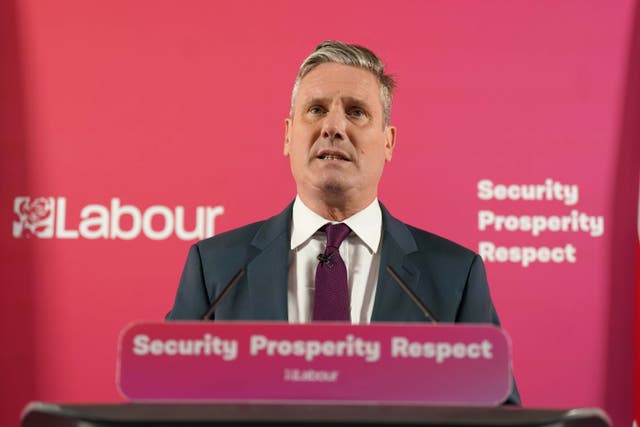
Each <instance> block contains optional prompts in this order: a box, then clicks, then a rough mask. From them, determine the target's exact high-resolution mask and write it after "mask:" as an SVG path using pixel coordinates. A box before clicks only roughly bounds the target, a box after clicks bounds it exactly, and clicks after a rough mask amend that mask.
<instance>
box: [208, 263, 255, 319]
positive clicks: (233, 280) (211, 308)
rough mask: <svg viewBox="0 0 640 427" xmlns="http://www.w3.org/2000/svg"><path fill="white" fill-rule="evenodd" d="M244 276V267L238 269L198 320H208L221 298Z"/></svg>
mask: <svg viewBox="0 0 640 427" xmlns="http://www.w3.org/2000/svg"><path fill="white" fill-rule="evenodd" d="M242 276H244V268H241V269H240V270H238V272H237V273H236V274H235V275H234V276H233V277H232V278H231V280H230V281H229V283H227V284H226V285H225V287H224V288H222V292H220V294H219V295H218V296H217V297H216V299H214V300H213V302H212V303H211V305H210V306H209V308H208V309H207V311H206V312H205V313H204V314H203V315H202V316H201V317H200V320H210V319H211V315H212V314H213V313H214V312H215V311H216V308H218V306H219V305H220V303H221V302H222V300H223V299H224V298H225V297H226V296H227V295H228V294H229V292H230V291H231V289H233V287H234V286H236V285H237V284H238V282H239V281H240V279H241V278H242Z"/></svg>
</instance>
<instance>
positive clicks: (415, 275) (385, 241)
mask: <svg viewBox="0 0 640 427" xmlns="http://www.w3.org/2000/svg"><path fill="white" fill-rule="evenodd" d="M381 209H382V224H383V238H382V253H381V256H380V271H379V273H378V287H377V289H376V297H375V301H374V306H373V313H372V316H371V320H372V321H373V322H422V321H425V318H424V315H423V314H422V313H421V312H420V310H419V309H418V308H417V307H416V305H415V304H414V303H413V301H412V300H411V299H410V298H409V296H408V295H407V294H406V293H405V292H404V291H403V290H402V288H401V287H400V286H399V285H398V284H397V283H396V281H395V279H394V278H393V277H392V276H391V275H390V274H389V273H388V272H387V266H390V267H391V268H393V269H394V270H395V272H396V273H397V274H398V275H399V276H400V277H401V278H402V280H404V282H405V283H406V284H407V285H408V286H409V287H410V288H411V289H412V290H413V291H414V292H415V293H416V294H418V296H419V297H420V299H422V300H423V301H427V299H426V298H427V297H428V285H427V284H426V281H427V280H426V279H427V278H425V277H422V276H423V274H422V273H421V270H420V269H419V268H418V266H417V265H416V264H414V263H413V262H412V254H417V251H418V247H417V245H416V242H415V239H414V238H413V235H412V234H411V232H410V231H409V229H408V228H407V226H406V225H405V224H403V223H402V222H400V221H398V220H396V219H395V218H393V217H392V216H391V215H390V214H389V212H388V211H387V210H386V209H385V208H384V206H382V205H381Z"/></svg>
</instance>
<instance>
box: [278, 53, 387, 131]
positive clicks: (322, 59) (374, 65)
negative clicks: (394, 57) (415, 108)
mask: <svg viewBox="0 0 640 427" xmlns="http://www.w3.org/2000/svg"><path fill="white" fill-rule="evenodd" d="M325 63H337V64H344V65H349V66H352V67H357V68H362V69H364V70H367V71H369V72H371V73H372V74H373V75H374V76H375V77H376V79H377V80H378V83H379V85H380V102H381V103H382V114H383V125H384V126H387V125H388V124H389V121H390V120H391V101H392V99H393V88H394V87H395V85H396V84H395V81H394V79H393V77H391V76H390V75H388V74H385V73H384V64H383V63H382V61H381V60H380V58H378V56H376V54H375V53H373V52H372V51H370V50H369V49H367V48H366V47H362V46H358V45H355V44H347V43H343V42H340V41H334V40H327V41H324V42H322V43H320V44H319V45H318V46H316V48H315V49H314V50H313V52H312V53H311V55H309V56H308V57H307V59H305V60H304V62H303V63H302V65H301V66H300V69H299V70H298V75H297V76H296V80H295V82H294V84H293V91H292V93H291V110H290V113H289V114H290V116H291V117H293V108H294V103H295V100H296V95H297V93H298V88H299V87H300V82H301V81H302V79H303V78H304V76H306V75H307V74H309V72H310V71H311V70H313V69H314V68H316V67H317V66H318V65H320V64H325Z"/></svg>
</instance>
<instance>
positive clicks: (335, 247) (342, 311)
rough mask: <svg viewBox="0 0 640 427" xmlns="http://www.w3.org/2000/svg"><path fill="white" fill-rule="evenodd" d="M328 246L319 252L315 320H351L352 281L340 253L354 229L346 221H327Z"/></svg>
mask: <svg viewBox="0 0 640 427" xmlns="http://www.w3.org/2000/svg"><path fill="white" fill-rule="evenodd" d="M321 230H324V231H325V233H327V248H326V249H325V251H324V253H323V254H320V255H318V260H319V261H320V262H319V263H318V268H317V269H316V288H315V292H314V297H313V320H337V321H349V320H350V319H351V315H350V311H351V310H350V307H349V285H348V284H347V267H346V266H345V265H344V261H343V260H342V257H340V251H339V248H340V245H341V244H342V241H343V240H344V239H345V238H346V237H347V236H348V235H349V233H350V232H351V229H349V226H348V225H346V224H334V225H325V226H324V227H322V229H321Z"/></svg>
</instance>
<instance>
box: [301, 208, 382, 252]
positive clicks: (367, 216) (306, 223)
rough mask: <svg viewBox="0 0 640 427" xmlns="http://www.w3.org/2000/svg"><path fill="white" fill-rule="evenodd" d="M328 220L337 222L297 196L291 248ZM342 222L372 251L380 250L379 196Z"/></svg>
mask: <svg viewBox="0 0 640 427" xmlns="http://www.w3.org/2000/svg"><path fill="white" fill-rule="evenodd" d="M327 222H332V223H335V221H330V220H327V219H325V218H323V217H321V216H320V215H318V214H317V213H315V212H313V211H312V210H311V209H309V208H308V207H307V206H306V205H305V204H304V203H303V202H302V200H301V199H300V196H296V200H295V201H294V202H293V214H292V225H291V249H292V250H293V249H296V248H297V247H298V246H300V245H302V244H303V243H304V242H306V241H307V240H309V239H310V238H311V237H312V236H313V234H314V233H315V232H316V231H318V229H320V227H322V226H323V225H325V224H326V223H327ZM342 222H343V223H344V224H347V225H348V226H349V228H350V229H351V231H353V232H354V233H355V235H356V236H358V237H359V238H360V240H362V242H363V243H364V244H365V245H366V246H367V248H368V249H369V251H370V252H371V253H376V252H377V251H378V249H379V247H380V236H381V235H382V211H381V209H380V203H379V202H378V199H377V198H376V199H374V200H373V202H371V204H370V205H369V206H367V207H366V208H364V209H363V210H361V211H360V212H358V213H356V214H354V215H351V216H350V217H349V218H347V219H345V220H344V221H342Z"/></svg>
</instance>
